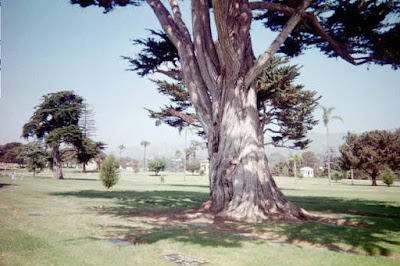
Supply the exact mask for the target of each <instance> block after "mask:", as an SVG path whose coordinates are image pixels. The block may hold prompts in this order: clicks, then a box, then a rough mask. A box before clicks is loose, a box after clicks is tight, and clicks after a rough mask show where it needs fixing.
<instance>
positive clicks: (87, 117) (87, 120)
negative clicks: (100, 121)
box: [79, 103, 96, 138]
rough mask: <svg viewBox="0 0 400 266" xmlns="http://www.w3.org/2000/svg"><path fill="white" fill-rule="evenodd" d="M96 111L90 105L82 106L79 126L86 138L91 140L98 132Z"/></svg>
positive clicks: (84, 104)
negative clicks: (95, 117)
mask: <svg viewBox="0 0 400 266" xmlns="http://www.w3.org/2000/svg"><path fill="white" fill-rule="evenodd" d="M94 115H95V113H94V109H93V107H92V106H91V105H90V104H88V103H83V104H82V115H81V118H80V119H79V126H80V127H81V129H82V134H83V136H84V137H85V138H91V137H93V135H94V134H95V132H96V121H95V119H94Z"/></svg>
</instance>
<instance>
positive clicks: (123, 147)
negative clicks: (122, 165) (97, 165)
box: [118, 144, 126, 158]
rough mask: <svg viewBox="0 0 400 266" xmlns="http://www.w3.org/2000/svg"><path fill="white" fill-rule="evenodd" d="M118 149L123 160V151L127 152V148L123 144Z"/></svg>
mask: <svg viewBox="0 0 400 266" xmlns="http://www.w3.org/2000/svg"><path fill="white" fill-rule="evenodd" d="M118 149H119V158H121V155H122V151H123V150H126V147H125V146H124V145H123V144H121V145H119V146H118Z"/></svg>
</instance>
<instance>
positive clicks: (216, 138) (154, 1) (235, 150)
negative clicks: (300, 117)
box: [146, 0, 311, 221]
mask: <svg viewBox="0 0 400 266" xmlns="http://www.w3.org/2000/svg"><path fill="white" fill-rule="evenodd" d="M146 1H147V2H148V4H149V5H150V6H151V7H152V8H153V10H154V13H155V14H156V16H157V18H158V20H159V21H160V24H161V26H162V27H163V29H164V31H165V33H166V34H167V35H168V37H169V39H170V40H171V42H172V43H173V44H174V46H175V47H176V48H177V50H178V53H179V60H180V63H181V66H182V72H183V76H184V82H185V85H186V87H187V88H188V92H189V94H190V99H191V101H192V103H193V106H194V108H195V110H196V115H197V118H198V119H199V122H200V123H201V125H202V128H203V130H204V132H205V133H206V134H207V137H208V150H209V156H210V176H209V178H210V197H211V200H210V202H209V203H210V206H209V207H210V208H211V211H213V212H214V213H216V214H217V215H218V216H221V217H223V218H229V219H234V220H242V221H258V220H265V219H271V218H278V219H286V220H296V219H306V218H307V217H310V216H308V214H307V213H306V212H305V211H303V210H302V209H300V208H298V207H296V206H294V205H293V204H292V203H291V202H290V201H288V200H287V198H286V197H285V196H284V195H283V194H282V193H281V192H280V190H279V189H278V188H277V186H276V184H275V181H274V180H273V179H272V176H271V174H270V171H269V168H268V162H267V158H266V156H265V151H264V145H263V132H262V129H261V127H260V125H259V117H258V110H257V99H256V95H257V94H256V89H255V88H254V87H253V85H254V83H255V79H256V77H257V76H258V75H259V74H261V72H262V70H263V68H264V67H265V65H266V63H267V62H268V60H269V59H271V57H272V56H273V55H274V54H275V52H276V51H278V49H279V47H280V46H281V45H282V44H283V42H284V41H285V40H286V38H287V37H288V36H289V34H290V33H291V32H292V30H293V29H294V28H295V26H296V25H297V24H298V23H299V21H300V20H301V17H302V14H303V13H304V12H305V9H306V8H307V6H308V5H309V4H310V3H311V0H303V1H302V3H301V4H300V5H299V7H298V8H297V9H296V12H295V13H294V14H293V15H292V17H291V18H290V19H289V21H288V22H287V24H286V25H285V27H284V29H283V30H282V32H281V33H280V34H278V36H277V37H276V38H275V40H274V41H273V42H272V43H271V45H270V46H269V47H268V49H267V50H266V51H265V52H264V53H263V54H262V55H261V56H260V58H259V59H257V61H256V63H254V58H255V57H254V54H253V50H252V46H251V37H250V25H251V21H252V12H251V10H250V7H249V1H248V0H213V1H212V6H213V15H214V21H215V27H216V31H217V35H218V36H217V41H215V42H214V40H213V38H212V34H211V26H210V25H211V23H210V16H209V15H210V8H209V7H210V6H209V4H210V1H208V0H197V1H192V26H193V42H192V40H191V34H190V33H189V31H188V29H187V27H186V25H185V23H184V21H183V18H182V17H183V16H182V14H181V11H180V8H179V3H178V1H177V0H169V1H168V2H169V3H170V7H171V12H169V11H168V10H167V9H166V8H165V6H164V5H163V3H162V1H160V0H146Z"/></svg>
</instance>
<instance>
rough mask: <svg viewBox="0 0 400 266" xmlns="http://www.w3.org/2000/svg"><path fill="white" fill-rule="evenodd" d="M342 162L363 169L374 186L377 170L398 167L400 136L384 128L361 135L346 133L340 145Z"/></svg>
mask: <svg viewBox="0 0 400 266" xmlns="http://www.w3.org/2000/svg"><path fill="white" fill-rule="evenodd" d="M339 150H340V153H341V155H342V162H345V163H348V165H350V166H351V167H353V168H354V169H360V170H363V171H364V172H365V173H366V174H368V175H369V176H370V177H371V179H372V186H376V185H377V184H376V179H377V177H378V175H379V172H380V171H382V170H384V169H385V167H386V166H387V167H389V168H390V169H392V170H399V169H400V136H399V135H397V134H395V133H391V132H388V131H386V130H374V131H369V132H365V133H363V134H361V135H356V134H348V135H347V137H346V141H345V144H343V145H342V146H340V148H339Z"/></svg>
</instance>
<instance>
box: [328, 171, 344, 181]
mask: <svg viewBox="0 0 400 266" xmlns="http://www.w3.org/2000/svg"><path fill="white" fill-rule="evenodd" d="M331 177H332V178H333V180H335V182H337V181H338V180H342V179H343V178H344V174H343V173H342V172H339V171H332V173H331Z"/></svg>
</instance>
